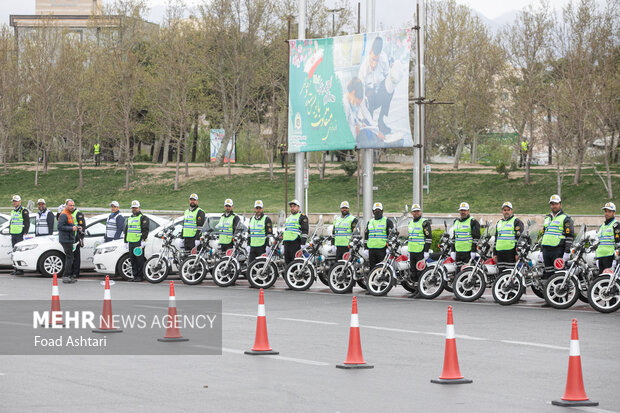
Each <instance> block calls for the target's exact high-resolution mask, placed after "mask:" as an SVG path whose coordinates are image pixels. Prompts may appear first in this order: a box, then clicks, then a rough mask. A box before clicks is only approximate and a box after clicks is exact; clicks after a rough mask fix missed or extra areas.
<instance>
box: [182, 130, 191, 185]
mask: <svg viewBox="0 0 620 413" xmlns="http://www.w3.org/2000/svg"><path fill="white" fill-rule="evenodd" d="M182 130H183V132H181V134H182V135H184V139H183V159H184V160H185V177H186V178H189V156H190V154H189V133H186V132H185V126H183V129H182Z"/></svg>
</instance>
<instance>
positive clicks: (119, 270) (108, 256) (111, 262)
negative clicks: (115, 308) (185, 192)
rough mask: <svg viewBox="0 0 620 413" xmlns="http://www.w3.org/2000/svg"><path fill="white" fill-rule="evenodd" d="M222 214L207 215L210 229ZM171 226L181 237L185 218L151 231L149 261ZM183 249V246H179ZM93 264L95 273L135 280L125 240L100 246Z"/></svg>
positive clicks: (148, 245) (159, 247)
mask: <svg viewBox="0 0 620 413" xmlns="http://www.w3.org/2000/svg"><path fill="white" fill-rule="evenodd" d="M220 216H221V214H217V213H216V214H213V213H207V214H206V217H207V223H208V224H209V228H212V229H215V226H216V225H217V223H218V222H219V220H220ZM248 222H249V220H247V219H245V220H244V223H245V225H246V226H247V223H248ZM169 225H174V232H173V234H174V236H179V235H180V234H181V230H182V229H183V217H182V216H181V217H177V218H175V219H174V220H167V221H166V222H165V223H162V226H161V228H158V229H157V230H156V231H151V232H150V233H149V236H148V237H147V239H146V246H145V247H144V258H145V259H147V260H148V259H149V258H151V257H152V256H153V255H155V254H158V253H159V251H161V249H162V246H163V240H162V238H161V237H162V233H163V230H164V228H166V227H167V226H169ZM177 246H178V247H180V248H182V245H181V244H177ZM93 264H94V265H95V271H97V272H99V273H102V274H109V275H111V274H114V275H116V276H117V277H122V278H123V279H125V280H131V279H132V278H133V276H132V274H131V262H130V260H129V251H128V250H127V247H126V246H125V243H124V242H123V240H115V241H110V242H106V243H105V244H101V245H99V246H98V247H97V248H96V249H95V254H94V256H93ZM171 271H172V272H176V271H178V268H176V267H175V266H173V267H172V268H171Z"/></svg>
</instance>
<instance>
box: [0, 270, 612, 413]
mask: <svg viewBox="0 0 620 413" xmlns="http://www.w3.org/2000/svg"><path fill="white" fill-rule="evenodd" d="M101 279H102V278H101V277H100V276H97V275H94V274H91V275H87V276H86V277H84V278H82V279H81V280H80V281H79V282H78V283H76V284H72V285H64V284H61V285H60V296H61V302H62V300H69V299H80V300H84V299H87V300H100V299H101V298H102V289H103V287H101V285H100V281H101ZM284 287H285V285H284V283H283V282H282V281H281V280H280V281H278V283H277V284H276V286H274V287H273V288H271V289H269V290H266V291H265V304H266V311H267V325H268V331H269V341H270V344H271V346H272V347H273V348H274V350H277V351H279V352H280V354H279V355H278V356H258V357H254V356H247V355H244V354H243V351H245V350H249V349H250V348H251V346H252V344H253V342H254V334H255V325H256V319H255V315H256V310H257V300H258V292H257V290H255V289H251V288H248V287H247V283H246V282H245V281H243V280H241V281H239V282H238V285H237V286H234V287H229V288H219V287H217V286H214V285H213V284H212V282H210V281H206V282H204V283H203V284H202V285H199V286H185V285H183V284H182V283H181V282H180V281H176V282H175V289H176V296H177V306H178V308H179V311H182V308H183V300H203V299H210V300H222V311H223V349H222V355H217V356H207V355H204V356H200V355H199V356H5V355H0V412H32V411H62V412H72V411H76V412H77V411H80V412H84V411H106V412H108V411H113V410H116V411H131V412H133V411H136V412H137V411H147V410H148V411H151V412H160V411H161V412H164V411H166V412H169V411H188V412H189V411H198V410H201V411H213V412H223V411H226V412H245V411H257V412H298V411H299V412H379V411H381V412H383V411H388V412H392V411H453V412H471V411H477V412H523V411H536V412H539V411H541V412H544V411H549V412H552V411H561V409H566V411H575V412H577V411H582V412H583V411H586V412H588V411H590V412H606V411H620V390H619V385H620V379H619V378H618V374H619V371H620V359H619V358H618V352H619V350H620V345H619V344H618V343H620V328H619V327H620V313H614V314H608V315H605V314H599V313H597V312H595V311H592V310H591V309H590V307H589V306H587V305H583V304H582V303H578V305H576V306H575V307H574V308H572V309H569V310H564V311H559V310H554V309H550V308H542V307H541V304H542V302H543V301H542V300H541V299H539V298H537V297H536V296H533V295H532V294H531V293H530V294H527V295H525V296H524V300H523V301H522V302H520V303H519V304H517V305H514V306H511V307H501V306H499V305H496V304H495V303H493V299H492V297H491V296H490V291H489V294H487V295H485V296H484V297H483V299H481V300H479V301H478V302H476V303H461V302H458V301H455V300H453V298H452V297H451V295H450V294H448V293H444V294H443V295H442V296H441V297H439V298H437V299H435V300H431V301H427V300H419V299H410V298H407V293H406V291H405V290H403V289H402V288H401V287H398V288H396V289H395V290H393V291H392V292H391V293H390V295H389V296H387V297H371V296H368V295H365V294H364V292H363V291H362V290H361V289H359V288H356V289H355V290H354V294H355V295H356V296H357V297H358V306H359V319H360V330H361V339H362V349H363V354H364V358H365V359H366V361H367V362H368V363H370V364H372V365H374V368H373V369H368V370H341V369H337V368H335V365H336V364H339V363H341V362H343V361H344V359H345V357H346V353H347V344H348V335H349V322H350V314H351V295H335V294H332V293H331V292H330V291H329V289H328V288H327V287H325V286H323V285H315V286H313V287H312V288H311V290H310V291H308V292H302V293H299V292H293V291H287V290H286V289H285V288H284ZM168 288H169V287H168V284H167V283H162V284H148V283H142V284H134V283H125V282H122V281H121V282H117V283H116V284H115V285H114V286H113V287H112V298H113V300H137V299H140V300H143V299H151V300H167V298H168ZM50 292H51V281H50V280H49V279H44V278H40V277H38V276H33V275H26V276H23V277H14V276H11V275H9V274H8V272H1V273H0V309H1V308H2V306H4V305H8V303H9V301H7V300H22V299H30V300H49V297H50ZM162 303H165V301H162ZM448 305H452V306H453V310H454V321H455V329H456V342H457V348H458V357H459V362H460V369H461V372H462V373H463V375H464V376H465V377H466V378H470V379H473V381H474V382H473V383H472V384H463V385H451V386H444V385H437V384H432V383H430V379H433V378H437V377H438V376H439V374H440V373H441V369H442V363H443V356H444V343H445V336H444V334H445V323H446V310H447V306H448ZM573 318H577V319H578V321H579V336H580V346H581V357H582V364H583V376H584V382H585V388H586V392H587V394H588V396H589V397H590V399H592V400H595V401H598V402H599V403H600V405H599V406H598V407H597V408H560V407H556V406H552V405H550V401H551V400H558V399H559V398H561V397H562V395H563V394H564V387H565V384H566V373H567V366H568V355H569V352H568V350H569V343H570V333H571V320H572V319H573ZM0 340H2V337H0ZM173 345H181V343H175V344H173ZM182 345H188V346H199V344H195V343H193V342H192V341H191V340H190V341H189V342H187V343H182ZM0 349H1V343H0Z"/></svg>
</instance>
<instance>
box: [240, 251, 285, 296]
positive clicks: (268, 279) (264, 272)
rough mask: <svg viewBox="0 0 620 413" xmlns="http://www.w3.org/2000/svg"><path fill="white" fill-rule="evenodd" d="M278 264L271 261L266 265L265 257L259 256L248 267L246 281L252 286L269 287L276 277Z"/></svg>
mask: <svg viewBox="0 0 620 413" xmlns="http://www.w3.org/2000/svg"><path fill="white" fill-rule="evenodd" d="M278 275H280V274H279V273H278V266H277V265H276V264H275V263H274V262H273V261H272V262H270V263H269V265H267V258H265V257H259V258H257V259H255V260H254V261H252V263H251V264H250V268H248V276H247V279H248V282H249V283H250V285H251V286H252V287H254V288H265V289H267V288H269V287H271V286H273V285H274V284H275V283H276V280H277V279H278Z"/></svg>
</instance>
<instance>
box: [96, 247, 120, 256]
mask: <svg viewBox="0 0 620 413" xmlns="http://www.w3.org/2000/svg"><path fill="white" fill-rule="evenodd" d="M114 250H116V247H103V248H97V249H96V250H95V255H98V254H107V253H108V252H112V251H114Z"/></svg>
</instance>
